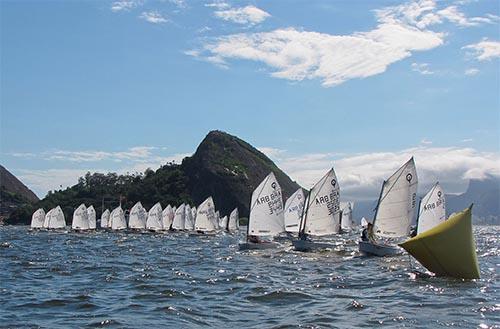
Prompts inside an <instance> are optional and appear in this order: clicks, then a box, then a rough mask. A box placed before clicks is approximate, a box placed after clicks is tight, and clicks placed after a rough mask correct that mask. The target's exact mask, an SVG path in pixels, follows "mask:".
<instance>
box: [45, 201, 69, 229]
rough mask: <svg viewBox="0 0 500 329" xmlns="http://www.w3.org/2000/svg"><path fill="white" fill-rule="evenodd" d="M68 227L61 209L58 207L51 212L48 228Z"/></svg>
mask: <svg viewBox="0 0 500 329" xmlns="http://www.w3.org/2000/svg"><path fill="white" fill-rule="evenodd" d="M65 227H66V219H65V218H64V212H63V211H62V209H61V207H59V206H57V207H55V208H54V209H52V211H51V212H50V217H49V223H48V228H51V229H60V228H65Z"/></svg>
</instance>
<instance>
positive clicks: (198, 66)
mask: <svg viewBox="0 0 500 329" xmlns="http://www.w3.org/2000/svg"><path fill="white" fill-rule="evenodd" d="M0 7H1V23H0V24H1V50H0V51H1V59H0V60H1V66H0V68H1V70H0V83H1V85H0V93H1V94H0V106H1V108H0V130H1V131H0V155H1V163H2V164H3V165H4V166H5V167H6V168H8V169H9V170H10V171H11V172H12V173H13V174H15V175H16V176H17V177H18V178H20V179H21V180H22V181H23V182H24V183H25V184H26V185H27V186H28V187H30V188H31V189H32V190H33V191H34V192H35V193H36V194H37V195H38V196H39V197H43V196H45V194H46V193H47V191H49V190H54V189H59V188H60V187H63V188H65V187H66V186H71V185H73V184H75V183H76V182H77V179H78V177H79V176H82V175H83V174H85V173H86V172H87V171H91V172H94V171H99V172H109V171H113V172H119V173H126V172H130V173H132V172H140V171H144V170H145V169H146V168H152V169H156V168H158V167H159V166H160V165H161V164H164V163H166V162H169V161H175V162H177V163H180V161H181V160H182V158H183V157H185V156H189V155H191V154H192V153H193V152H194V151H195V150H196V147H197V145H198V144H199V143H200V142H201V140H202V139H203V137H204V136H205V135H206V134H207V133H208V132H209V131H210V130H214V129H218V130H223V131H226V132H228V133H230V134H233V135H236V136H238V137H240V138H242V139H244V140H246V141H247V142H249V143H251V144H252V145H254V146H256V147H258V148H259V149H260V150H261V151H263V152H264V153H265V154H266V155H268V156H269V157H270V158H271V159H272V160H274V161H275V162H276V163H277V164H278V166H280V167H281V168H282V169H283V170H284V171H285V172H287V173H288V174H289V175H290V176H291V177H292V179H294V180H297V181H298V182H299V183H300V184H301V185H302V186H303V187H305V188H310V187H311V186H312V185H314V183H315V182H316V181H317V180H319V179H320V178H321V176H322V175H323V174H324V173H326V171H327V170H328V169H329V168H331V167H332V166H333V167H334V168H335V171H336V173H337V176H338V180H339V184H340V187H341V194H343V195H344V198H348V199H375V198H376V197H377V196H378V193H379V190H380V186H381V183H382V181H383V180H384V178H387V177H388V176H389V175H390V174H391V173H392V172H393V171H395V170H396V169H397V168H398V167H399V166H401V165H402V164H403V163H404V162H406V161H407V160H408V159H409V158H410V157H411V156H414V157H415V162H416V165H417V170H418V174H419V190H420V191H421V193H424V192H425V190H426V189H427V188H429V187H430V186H431V185H432V184H433V183H434V182H435V181H436V180H439V181H440V182H441V184H442V186H443V187H444V189H445V191H446V192H448V193H460V192H463V191H464V190H465V188H466V186H467V182H468V180H469V179H471V178H478V179H482V178H485V177H487V176H488V175H495V176H499V175H500V133H499V131H500V81H499V80H500V66H499V63H500V62H499V59H500V17H499V16H500V8H499V7H500V3H499V2H498V1H489V0H488V1H473V0H469V1H467V0H460V1H432V0H424V1H407V2H404V1H386V0H384V1H372V0H360V1H347V0H342V1H340V0H339V1H330V0H326V1H321V0H318V1H306V0H300V1H299V0H290V1H277V0H275V1H212V0H207V1H202V0H196V1H194V0H193V1H191V0H164V1H159V0H158V1H151V0H127V1H23V0H20V1H17V0H16V1H9V0H3V1H0Z"/></svg>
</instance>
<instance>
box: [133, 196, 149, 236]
mask: <svg viewBox="0 0 500 329" xmlns="http://www.w3.org/2000/svg"><path fill="white" fill-rule="evenodd" d="M147 216H148V215H147V213H146V209H144V207H143V206H142V203H141V202H140V201H139V202H137V203H136V204H134V206H133V207H132V209H130V214H129V216H128V227H129V228H131V229H134V230H145V229H146V220H147Z"/></svg>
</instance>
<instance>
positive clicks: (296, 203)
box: [284, 188, 305, 233]
mask: <svg viewBox="0 0 500 329" xmlns="http://www.w3.org/2000/svg"><path fill="white" fill-rule="evenodd" d="M304 198H305V196H304V191H303V190H302V188H299V189H298V190H297V191H295V193H294V194H292V195H291V196H290V197H289V198H288V199H287V200H286V202H285V210H284V217H285V231H287V232H295V233H297V232H299V224H300V218H301V217H302V213H303V211H304Z"/></svg>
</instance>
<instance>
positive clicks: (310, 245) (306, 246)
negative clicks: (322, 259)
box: [292, 240, 335, 252]
mask: <svg viewBox="0 0 500 329" xmlns="http://www.w3.org/2000/svg"><path fill="white" fill-rule="evenodd" d="M292 244H293V248H294V250H296V251H305V252H307V251H318V250H325V249H334V248H335V245H334V244H332V243H325V242H314V241H309V240H293V241H292Z"/></svg>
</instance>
